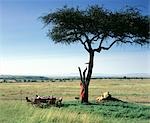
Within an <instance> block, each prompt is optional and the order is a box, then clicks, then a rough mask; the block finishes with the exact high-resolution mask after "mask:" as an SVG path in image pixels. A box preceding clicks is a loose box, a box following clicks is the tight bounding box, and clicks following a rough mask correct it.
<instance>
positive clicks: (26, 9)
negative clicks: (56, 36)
mask: <svg viewBox="0 0 150 123" xmlns="http://www.w3.org/2000/svg"><path fill="white" fill-rule="evenodd" d="M93 4H99V5H103V6H104V7H105V8H108V9H111V10H118V9H122V8H124V7H125V6H126V5H129V6H134V7H138V8H139V9H140V10H142V13H143V14H145V15H146V14H148V12H149V11H148V0H0V74H13V75H66V74H67V75H69V74H72V73H77V72H78V69H77V67H78V66H81V67H82V68H84V67H85V64H84V63H86V62H87V61H88V54H87V53H86V51H85V50H84V48H83V47H82V46H81V45H80V44H72V45H69V46H66V45H62V44H54V43H53V42H52V41H51V39H49V38H48V37H46V32H47V29H46V28H45V29H43V28H42V27H43V24H42V23H41V21H40V20H39V19H38V17H40V16H42V15H45V14H46V13H48V12H50V11H55V10H56V9H57V8H61V7H63V6H64V5H68V6H79V7H80V8H85V7H87V6H88V5H93ZM149 53H150V52H149V49H148V48H147V47H143V48H141V47H134V46H132V47H129V46H121V47H118V48H116V47H113V48H112V49H111V50H109V51H106V52H102V53H100V54H96V56H95V65H94V71H93V73H94V74H95V73H98V74H99V75H101V74H126V73H150V63H149V62H150V55H149Z"/></svg>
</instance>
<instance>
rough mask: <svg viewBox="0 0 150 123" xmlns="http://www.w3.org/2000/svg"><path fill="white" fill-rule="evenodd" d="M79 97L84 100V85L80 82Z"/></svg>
mask: <svg viewBox="0 0 150 123" xmlns="http://www.w3.org/2000/svg"><path fill="white" fill-rule="evenodd" d="M80 87H81V88H80V97H81V98H84V85H83V83H82V82H80Z"/></svg>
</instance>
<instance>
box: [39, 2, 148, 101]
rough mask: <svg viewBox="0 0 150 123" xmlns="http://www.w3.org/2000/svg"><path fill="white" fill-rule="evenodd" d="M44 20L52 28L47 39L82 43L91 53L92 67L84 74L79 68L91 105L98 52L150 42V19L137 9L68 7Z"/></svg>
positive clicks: (83, 99) (84, 98) (85, 98)
mask: <svg viewBox="0 0 150 123" xmlns="http://www.w3.org/2000/svg"><path fill="white" fill-rule="evenodd" d="M41 18H42V21H43V23H44V25H45V26H48V25H50V28H49V31H48V34H47V36H48V37H51V38H52V40H53V41H54V42H55V43H64V44H71V43H75V42H80V43H81V44H82V45H83V46H84V48H85V49H86V50H87V52H88V53H89V62H88V67H87V68H86V69H85V70H84V72H83V73H82V72H81V69H80V67H79V73H80V78H81V82H82V83H81V84H80V85H81V86H82V89H83V90H82V92H83V93H82V94H81V98H82V102H88V86H89V82H90V79H91V75H92V70H93V64H94V53H95V52H101V51H102V50H109V49H110V48H111V47H112V46H113V45H114V44H126V43H129V44H139V45H141V46H143V45H149V43H150V40H149V21H150V19H149V17H148V16H144V15H142V14H141V13H140V11H139V10H138V9H136V8H126V9H124V10H121V11H115V12H114V11H109V10H107V9H105V8H103V7H99V6H98V5H95V6H89V7H88V8H87V9H85V10H81V9H79V8H68V7H66V6H65V7H64V8H62V9H58V10H57V11H55V12H51V13H49V14H47V15H45V16H42V17H41ZM96 45H97V46H96ZM86 71H87V74H86Z"/></svg>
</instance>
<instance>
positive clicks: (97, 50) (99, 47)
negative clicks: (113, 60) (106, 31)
mask: <svg viewBox="0 0 150 123" xmlns="http://www.w3.org/2000/svg"><path fill="white" fill-rule="evenodd" d="M104 39H105V36H102V38H101V41H100V43H99V46H98V48H97V49H94V51H96V52H100V51H101V47H102V43H103V41H104Z"/></svg>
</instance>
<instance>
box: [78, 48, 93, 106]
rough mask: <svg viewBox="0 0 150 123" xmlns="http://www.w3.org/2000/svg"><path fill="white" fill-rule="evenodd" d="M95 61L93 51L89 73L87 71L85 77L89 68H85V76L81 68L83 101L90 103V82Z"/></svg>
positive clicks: (81, 96)
mask: <svg viewBox="0 0 150 123" xmlns="http://www.w3.org/2000/svg"><path fill="white" fill-rule="evenodd" d="M93 62H94V52H93V51H91V52H90V53H89V63H88V73H87V76H86V77H85V73H86V70H87V68H86V69H85V70H84V72H83V76H82V73H81V69H80V68H79V72H80V78H81V83H80V87H81V91H80V98H81V103H88V97H89V92H88V90H89V83H90V80H91V76H92V71H93Z"/></svg>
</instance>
